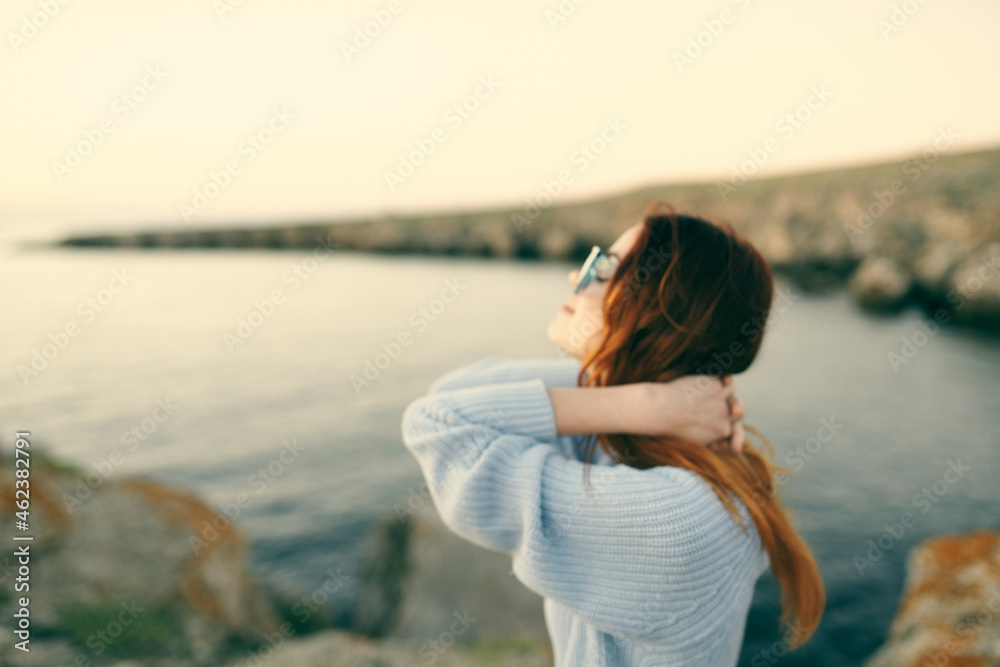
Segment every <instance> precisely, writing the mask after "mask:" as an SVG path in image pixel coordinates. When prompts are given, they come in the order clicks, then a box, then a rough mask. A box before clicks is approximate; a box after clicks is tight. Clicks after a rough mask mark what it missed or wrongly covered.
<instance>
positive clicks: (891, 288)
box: [848, 256, 911, 311]
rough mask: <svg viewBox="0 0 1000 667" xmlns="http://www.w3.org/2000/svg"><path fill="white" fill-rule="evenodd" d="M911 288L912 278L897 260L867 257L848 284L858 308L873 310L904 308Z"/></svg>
mask: <svg viewBox="0 0 1000 667" xmlns="http://www.w3.org/2000/svg"><path fill="white" fill-rule="evenodd" d="M910 285H911V280H910V277H909V276H908V275H907V274H906V273H905V272H904V271H903V270H902V269H901V268H900V267H899V266H898V265H897V264H896V263H895V262H894V261H893V260H891V259H889V258H888V257H878V256H869V257H866V258H865V260H864V261H863V262H862V263H861V266H859V267H858V269H857V270H856V271H855V272H854V275H852V276H851V279H850V282H849V283H848V287H849V289H850V290H851V293H852V294H853V295H854V298H855V299H856V300H857V302H858V305H859V306H861V307H862V308H864V309H865V310H870V311H892V310H898V309H900V308H901V307H902V306H903V304H905V303H906V297H907V295H908V294H909V293H910Z"/></svg>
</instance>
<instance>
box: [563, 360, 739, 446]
mask: <svg viewBox="0 0 1000 667" xmlns="http://www.w3.org/2000/svg"><path fill="white" fill-rule="evenodd" d="M548 393H549V398H550V399H551V401H552V410H553V413H554V416H555V421H556V433H557V435H559V436H564V435H581V434H588V433H632V434H635V435H671V436H674V437H678V438H684V439H686V440H692V441H694V442H698V443H701V444H704V445H706V446H708V447H710V448H712V449H714V450H716V451H722V450H727V449H732V450H733V451H736V452H739V451H741V450H742V449H743V426H742V424H740V420H741V419H742V418H743V404H742V403H741V402H740V399H738V398H736V397H735V395H734V394H733V381H732V378H731V377H730V376H728V375H727V376H725V377H724V378H723V379H722V380H719V379H718V378H715V377H712V376H710V375H688V376H684V377H681V378H677V379H676V380H672V381H671V382H635V383H632V384H622V385H613V386H610V387H550V388H549V389H548Z"/></svg>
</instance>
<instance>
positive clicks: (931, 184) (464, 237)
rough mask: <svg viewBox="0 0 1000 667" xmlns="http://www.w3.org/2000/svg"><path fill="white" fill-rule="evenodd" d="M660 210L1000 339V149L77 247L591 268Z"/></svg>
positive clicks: (796, 270) (106, 240) (92, 238)
mask: <svg viewBox="0 0 1000 667" xmlns="http://www.w3.org/2000/svg"><path fill="white" fill-rule="evenodd" d="M653 199H662V200H664V201H666V202H668V203H670V204H672V205H673V206H674V207H675V209H677V210H678V211H680V212H688V213H692V214H694V215H699V216H702V217H705V218H707V219H710V220H713V221H720V222H722V221H727V222H730V223H731V224H732V225H733V226H734V228H735V229H736V230H737V231H738V232H740V233H742V234H743V235H745V236H746V237H747V238H748V239H749V240H750V241H751V242H753V243H754V244H755V246H756V247H757V248H758V249H759V250H760V251H761V253H762V254H763V255H764V256H765V257H766V258H767V260H768V261H769V262H770V264H771V266H772V268H773V269H774V271H775V273H779V274H782V275H784V276H786V277H788V278H790V279H791V280H792V281H793V282H794V283H795V284H796V285H797V286H798V287H799V288H801V289H803V290H805V291H823V290H828V289H835V288H840V287H844V286H846V287H847V288H848V289H849V290H850V292H851V294H852V295H853V297H854V299H855V301H856V303H857V304H858V305H859V306H860V307H861V308H862V309H864V310H865V311H868V312H879V313H892V312H899V311H900V310H903V309H905V308H907V307H908V306H917V307H920V308H922V309H923V310H924V312H925V313H926V315H927V316H928V317H929V318H932V319H934V320H935V321H937V322H938V323H939V324H958V325H966V326H971V327H977V328H983V329H989V330H994V331H995V330H1000V280H997V279H996V276H997V275H998V274H1000V149H992V150H986V151H978V152H970V153H963V154H957V153H953V152H952V151H951V150H950V149H948V148H947V147H945V148H943V149H940V150H939V149H938V148H937V147H935V148H928V150H926V151H923V152H921V153H918V154H916V155H913V156H908V157H906V158H904V159H902V160H900V161H898V162H892V163H884V164H879V165H872V166H864V167H854V168H849V169H838V170H829V171H822V172H816V173H807V174H798V175H793V176H784V177H778V178H771V179H766V180H750V181H745V182H742V183H741V182H739V179H733V180H731V181H727V182H719V183H695V184H685V185H668V186H658V187H647V188H641V189H637V190H633V191H630V192H626V193H624V194H620V195H617V196H612V197H606V198H601V199H595V200H592V201H587V202H573V203H570V202H565V203H564V202H560V201H558V195H557V196H556V198H555V199H553V197H552V196H551V195H549V194H548V193H547V192H546V190H545V189H544V188H543V187H542V188H540V189H539V192H538V193H537V194H536V195H535V196H533V197H530V198H528V199H526V200H525V203H524V205H523V206H519V207H512V208H502V209H492V210H483V211H470V212H461V213H449V214H439V215H433V214H428V215H407V216H403V215H399V216H393V215H387V216H382V217H376V218H368V219H357V220H343V221H336V222H315V223H308V224H288V225H282V226H274V227H266V228H265V227H261V228H246V229H215V230H201V231H189V230H187V229H185V230H182V231H178V230H177V225H176V224H171V225H167V226H166V227H167V228H166V229H164V230H163V231H149V232H144V233H135V234H122V235H107V234H104V235H87V236H76V237H73V238H68V239H65V240H63V241H62V242H61V243H60V245H62V246H66V247H74V248H95V247H104V248H110V247H114V248H149V249H152V248H175V249H179V248H202V249H225V248H269V249H312V248H317V247H324V248H334V249H336V250H339V251H358V252H372V253H407V254H426V255H452V256H470V257H495V258H516V259H525V260H560V261H562V260H572V261H577V260H582V259H583V258H584V257H585V256H586V255H587V253H588V252H589V250H590V247H591V246H592V245H593V244H595V243H597V244H601V245H604V246H607V245H610V243H611V242H612V241H613V240H614V239H615V238H616V237H617V236H618V235H619V234H620V233H621V232H622V231H623V230H624V229H625V228H627V227H628V226H630V225H632V224H634V223H635V222H636V221H637V220H638V219H639V216H640V215H641V213H642V210H643V208H644V207H645V206H646V204H647V203H649V202H650V201H651V200H653Z"/></svg>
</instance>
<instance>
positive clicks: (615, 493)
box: [402, 202, 826, 667]
mask: <svg viewBox="0 0 1000 667" xmlns="http://www.w3.org/2000/svg"><path fill="white" fill-rule="evenodd" d="M582 269H583V271H573V272H571V273H570V275H569V279H570V282H571V284H572V285H573V286H574V293H573V294H572V295H571V296H570V297H569V299H568V300H567V302H566V303H565V304H564V305H563V306H560V309H559V313H558V314H557V315H556V316H555V319H554V320H553V321H552V323H551V324H550V325H549V328H548V336H549V339H550V340H551V341H552V342H553V343H555V344H556V345H557V346H559V347H560V348H562V349H563V350H565V351H566V352H567V353H568V354H569V355H571V356H572V357H573V359H570V360H548V361H505V360H503V359H497V358H490V359H486V360H484V361H481V362H478V363H475V364H472V365H470V366H467V367H465V368H461V369H458V370H456V371H452V372H450V373H448V374H446V375H445V376H444V377H442V378H440V379H438V380H437V381H436V382H434V383H433V384H432V385H431V387H430V391H429V393H428V395H427V396H424V397H422V398H419V399H417V400H415V401H414V402H413V403H411V404H410V405H409V406H408V407H407V409H406V411H405V413H404V414H403V421H402V430H403V440H404V442H405V444H406V446H407V447H408V448H409V449H410V451H411V452H412V453H413V455H414V456H415V457H416V458H417V461H418V462H419V464H420V467H421V470H422V471H423V474H424V477H425V478H426V480H427V484H428V487H429V489H430V493H431V497H432V498H433V500H434V504H435V506H436V508H437V510H438V512H439V513H440V515H441V517H442V520H443V521H444V523H445V525H447V526H448V527H449V528H450V529H451V530H453V531H454V532H455V533H457V534H458V535H460V536H462V537H464V538H465V539H467V540H469V541H471V542H473V543H475V544H478V545H480V546H482V547H485V548H487V549H491V550H495V551H502V552H505V553H508V554H510V555H511V556H512V557H513V572H514V574H515V575H516V576H517V578H518V579H519V580H520V581H521V582H522V583H523V584H524V585H525V586H527V587H528V588H530V589H531V590H533V591H535V592H536V593H538V594H539V595H541V596H543V597H544V610H545V619H546V625H547V628H548V631H549V634H550V637H551V639H552V645H553V651H554V655H555V663H556V666H557V667H563V666H566V667H569V666H574V667H575V666H578V665H607V666H613V665H684V666H685V667H692V666H694V665H705V666H707V667H719V666H726V665H735V664H736V662H737V659H738V656H739V651H740V646H741V644H742V641H743V633H744V628H745V625H746V616H747V612H748V609H749V606H750V601H751V598H752V596H753V590H754V585H755V583H756V581H757V579H758V578H759V576H760V575H761V574H762V573H763V572H764V571H765V570H766V569H767V568H768V567H769V566H770V567H771V568H772V571H773V572H774V574H775V576H776V578H777V579H778V581H779V582H780V584H781V587H782V604H783V607H784V608H783V612H782V616H781V622H782V623H783V624H784V625H785V627H786V630H787V634H786V635H785V637H786V639H785V641H786V645H787V648H792V649H793V648H796V647H798V646H799V645H800V644H801V643H802V642H804V641H805V640H806V639H807V638H808V637H809V636H810V635H811V634H812V632H813V631H814V630H815V628H816V626H817V625H818V624H819V619H820V616H821V615H822V612H823V607H824V605H825V602H826V598H825V592H824V589H823V583H822V580H821V578H820V575H819V572H818V569H817V567H816V563H815V561H814V559H813V557H812V555H811V554H810V552H809V549H808V547H807V546H806V544H805V543H804V542H803V541H802V539H801V538H800V537H799V536H798V534H797V533H796V531H795V529H794V527H793V526H792V524H791V522H790V521H789V519H788V516H787V515H786V513H785V511H784V510H783V508H782V507H781V505H780V503H779V501H778V498H777V497H776V487H775V485H774V484H773V482H772V476H773V474H774V473H775V472H776V471H781V472H787V471H785V470H784V469H783V468H780V467H777V466H775V465H773V464H772V463H771V462H770V461H769V460H768V459H766V458H765V457H764V456H763V455H762V454H761V453H760V452H758V451H757V450H756V449H755V448H753V447H750V446H746V445H745V443H744V431H743V427H742V425H741V422H740V420H741V418H742V416H743V407H742V405H741V404H740V402H739V400H738V399H736V398H735V396H734V393H733V385H732V382H731V378H729V374H732V373H739V372H741V371H743V370H745V369H746V368H748V367H749V366H750V364H751V362H752V361H753V359H754V357H755V356H756V354H757V351H758V349H759V348H760V344H761V340H762V336H763V333H764V325H765V323H766V320H767V316H768V312H769V310H770V307H771V299H772V293H773V285H772V279H771V272H770V268H769V267H768V265H767V262H766V261H765V260H764V259H763V258H762V257H761V255H760V254H759V253H758V252H757V251H756V250H755V249H754V248H753V247H752V246H751V245H750V244H749V243H748V242H746V241H745V240H743V239H741V238H740V237H739V236H738V235H737V234H736V233H735V232H734V231H733V229H732V228H731V227H730V226H728V225H725V226H717V225H713V224H710V223H708V222H706V221H704V220H701V219H698V218H694V217H688V216H684V215H677V214H675V213H674V212H673V210H672V209H670V208H669V207H667V206H666V205H663V204H662V203H661V202H653V203H652V204H651V205H650V206H649V207H648V208H647V210H646V211H645V214H644V216H643V218H642V220H641V222H639V223H637V224H636V225H634V226H633V227H631V228H629V229H628V230H626V231H625V232H624V233H623V234H622V235H621V236H620V237H619V238H618V239H617V240H616V241H615V242H614V244H613V245H612V246H611V247H610V248H609V251H608V253H607V255H603V253H600V252H595V253H592V254H591V258H590V259H589V260H588V262H586V263H585V265H584V267H582ZM581 273H582V275H581ZM746 429H747V430H748V431H749V432H751V433H754V434H755V435H757V436H758V437H760V438H761V440H762V442H763V443H764V444H765V445H766V448H767V450H768V452H769V454H771V455H772V456H773V450H772V449H771V446H770V443H768V442H767V440H766V439H764V438H763V437H762V436H761V435H760V434H759V433H758V432H757V431H756V430H754V429H752V428H750V427H749V426H748V427H746ZM584 436H587V437H584ZM595 442H597V443H599V444H600V450H599V451H598V452H597V455H596V457H595V446H594V445H595ZM581 447H585V448H586V453H585V454H584V455H583V456H581V455H580V449H581ZM591 466H597V470H598V471H599V474H596V477H597V479H596V482H595V483H593V484H592V483H591V482H592V480H591V479H590V475H589V468H590V467H591Z"/></svg>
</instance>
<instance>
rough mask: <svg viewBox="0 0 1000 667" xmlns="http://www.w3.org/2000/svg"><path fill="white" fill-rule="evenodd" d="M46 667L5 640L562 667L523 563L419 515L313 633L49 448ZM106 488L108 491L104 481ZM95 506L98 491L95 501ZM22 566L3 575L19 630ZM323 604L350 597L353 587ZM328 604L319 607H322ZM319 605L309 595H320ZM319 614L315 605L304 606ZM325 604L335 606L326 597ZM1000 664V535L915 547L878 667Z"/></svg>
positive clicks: (9, 481) (318, 662)
mask: <svg viewBox="0 0 1000 667" xmlns="http://www.w3.org/2000/svg"><path fill="white" fill-rule="evenodd" d="M32 449H33V451H32V458H31V461H32V465H31V492H32V493H31V498H32V504H31V515H30V521H31V534H32V535H34V538H35V539H34V541H33V542H32V543H31V547H30V548H31V561H30V581H31V589H30V593H29V594H30V596H31V598H30V605H29V608H30V614H31V615H30V618H31V626H30V627H31V641H30V648H31V651H30V652H29V653H25V652H23V651H20V650H17V649H16V648H15V647H14V643H15V642H16V641H17V639H16V638H14V637H13V634H12V633H10V632H7V633H2V634H0V664H3V665H11V666H12V667H43V666H44V667H57V666H62V665H67V666H68V665H88V666H91V667H104V666H114V667H181V666H188V665H197V666H209V665H213V666H214V665H226V666H227V667H241V666H242V667H259V666H260V665H265V664H266V665H268V666H269V667H301V665H312V666H313V667H334V666H336V667H354V666H356V667H362V666H364V667H370V666H372V665H382V666H385V667H391V666H396V665H398V666H400V667H410V666H411V665H415V664H436V665H442V666H445V667H483V666H489V667H545V666H549V665H551V664H552V662H553V654H552V647H551V645H550V643H549V639H548V632H547V628H546V626H545V618H544V614H543V611H542V599H541V598H540V597H539V596H537V595H536V594H535V593H533V592H532V591H530V590H528V589H527V588H525V587H524V586H523V585H522V584H521V583H520V582H519V581H518V580H517V579H516V578H515V577H514V576H513V573H512V572H511V571H510V559H509V557H506V556H504V555H503V554H499V553H495V552H491V551H487V550H484V549H480V548H479V547H476V546H475V545H472V544H471V543H469V542H466V541H465V540H462V539H460V538H459V537H457V536H456V535H454V534H453V533H452V532H451V531H449V530H448V529H447V528H446V527H445V526H444V524H443V523H442V522H441V519H440V517H439V516H438V514H437V512H436V510H435V509H434V506H433V503H432V502H431V501H429V500H426V499H424V500H423V501H422V502H421V500H419V499H418V500H417V502H415V503H411V504H409V505H408V507H406V508H404V510H403V511H402V512H399V511H395V512H392V513H391V514H390V515H387V516H386V517H385V518H384V520H383V521H382V522H380V523H379V524H378V526H377V527H376V529H375V530H374V531H373V532H372V534H371V536H370V540H369V544H368V553H367V557H366V559H365V563H364V566H363V568H362V571H361V574H360V580H361V583H360V590H359V594H358V598H357V601H356V603H355V605H354V608H353V609H352V610H351V613H350V614H348V615H345V616H344V617H349V618H351V619H352V621H351V623H350V627H337V626H336V624H335V623H331V621H330V618H333V617H336V614H333V615H330V614H324V613H321V612H320V610H319V608H318V607H314V608H313V609H314V610H315V613H310V614H307V615H306V617H305V618H303V615H302V614H301V613H300V612H301V609H300V610H298V612H296V613H291V612H290V605H291V604H292V603H293V599H292V598H291V597H289V596H286V595H280V594H277V593H276V592H275V591H273V590H271V589H269V588H268V587H267V586H266V585H262V584H261V583H260V582H257V581H254V579H253V577H252V576H251V575H250V573H249V571H248V568H247V564H246V550H247V541H246V538H245V537H244V536H243V535H242V533H241V532H240V530H239V528H238V527H237V526H236V525H234V524H233V523H232V522H231V521H226V520H225V517H224V514H222V513H220V511H219V510H218V509H213V508H210V507H209V506H208V505H207V504H205V503H204V502H202V501H201V500H200V499H198V498H197V497H196V496H194V495H191V494H189V493H184V492H181V491H178V490H175V489H170V488H168V487H166V486H163V485H161V484H157V483H155V482H152V481H150V480H146V479H143V478H141V477H123V478H121V479H118V478H116V477H114V476H113V475H111V476H108V477H107V478H102V477H101V475H100V473H99V471H97V472H95V471H94V470H85V469H80V468H76V467H74V466H69V465H65V464H63V463H60V462H58V461H56V460H54V459H52V458H50V457H49V456H47V455H46V454H45V452H44V450H41V449H39V448H38V447H37V445H35V444H33V445H32ZM12 461H13V459H12V457H11V456H3V457H2V458H0V505H2V507H3V512H2V515H0V525H2V526H3V528H4V529H5V530H7V531H8V533H11V534H12V533H14V525H13V524H14V506H15V503H14V498H15V494H14V488H15V487H14V480H15V475H14V467H13V463H12ZM95 475H96V476H95ZM85 489H86V490H85ZM16 567H17V566H16V565H14V564H13V563H11V562H10V560H9V557H8V560H7V561H5V563H4V564H3V565H2V566H0V580H2V582H3V586H2V587H0V609H2V613H3V616H4V617H6V618H7V619H12V618H14V611H15V609H16V608H17V605H18V604H19V603H18V602H17V601H16V600H15V598H14V595H13V585H12V580H13V578H14V576H15V568H16ZM328 575H329V576H328V577H327V579H326V580H325V581H324V583H323V585H322V586H321V589H322V590H323V591H334V590H336V588H337V587H338V586H339V585H340V583H341V582H340V581H339V578H340V576H341V574H340V573H339V572H329V571H328ZM319 591H320V589H319V588H318V589H317V590H315V591H313V595H312V596H311V597H312V598H315V597H316V596H315V594H316V593H317V592H319ZM307 595H309V594H307ZM299 599H300V600H301V599H304V598H299ZM322 599H324V600H325V599H327V598H326V597H325V596H324V597H322ZM927 664H935V665H937V664H941V665H959V664H961V665H963V666H964V667H977V666H983V667H986V666H988V665H997V664H1000V532H998V531H995V530H982V531H978V532H974V533H970V534H966V535H944V536H938V537H935V538H932V539H929V540H926V541H925V542H924V543H922V544H921V545H919V546H918V547H917V548H915V549H914V550H913V551H912V552H911V553H910V556H909V559H908V564H907V580H906V590H905V591H904V596H903V599H902V600H901V602H900V605H899V609H898V611H897V615H896V618H895V620H894V621H893V623H892V625H891V627H890V630H889V636H888V639H887V642H886V644H885V645H884V646H883V647H882V648H881V649H879V650H878V651H877V652H876V653H875V654H874V655H873V656H871V658H869V660H868V661H867V662H866V667H923V666H924V665H927Z"/></svg>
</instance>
